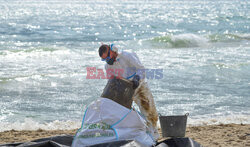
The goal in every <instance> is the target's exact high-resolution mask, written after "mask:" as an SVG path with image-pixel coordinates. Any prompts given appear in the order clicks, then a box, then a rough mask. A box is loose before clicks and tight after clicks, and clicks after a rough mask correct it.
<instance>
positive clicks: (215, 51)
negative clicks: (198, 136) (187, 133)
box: [0, 0, 250, 131]
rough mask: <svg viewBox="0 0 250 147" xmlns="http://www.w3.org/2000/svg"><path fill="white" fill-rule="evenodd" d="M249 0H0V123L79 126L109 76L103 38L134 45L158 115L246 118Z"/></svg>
mask: <svg viewBox="0 0 250 147" xmlns="http://www.w3.org/2000/svg"><path fill="white" fill-rule="evenodd" d="M249 10H250V1H247V0H235V1H232V0H221V1H213V0H207V1H204V0H198V1H178V0H177V1H161V0H153V1H147V0H138V1H129V0H126V1H122V0H110V1H107V0H104V1H103V0H102V1H100V0H94V1H68V0H63V1H55V0H36V1H31V0H30V1H28V0H23V1H21V0H14V1H9V0H0V131H4V130H8V129H32V127H31V125H30V124H32V126H33V128H34V129H36V128H44V129H62V128H63V129H67V128H68V129H71V128H77V127H80V123H81V119H82V116H83V113H84V110H85V108H86V107H87V105H89V104H90V103H91V102H92V101H94V100H96V99H97V98H99V97H100V95H101V93H102V90H103V88H104V86H105V85H106V82H107V80H102V79H95V80H90V79H86V75H87V71H86V68H87V67H96V68H98V69H103V68H104V64H105V63H104V62H102V61H101V60H100V58H99V55H98V47H99V46H100V45H101V43H102V42H103V43H115V44H116V45H117V46H118V47H119V49H120V51H121V50H128V51H134V52H136V53H137V55H138V56H139V58H140V60H141V61H142V63H143V64H144V66H145V67H146V68H147V69H163V78H162V79H148V84H149V86H150V88H151V91H152V93H153V95H154V97H155V102H156V105H157V110H158V112H160V113H161V114H162V115H180V114H185V113H189V114H190V116H189V120H188V123H189V124H191V125H192V124H193V125H195V124H213V123H250V117H249V116H250V107H249V106H250V28H249V26H250V15H249V12H250V11H249Z"/></svg>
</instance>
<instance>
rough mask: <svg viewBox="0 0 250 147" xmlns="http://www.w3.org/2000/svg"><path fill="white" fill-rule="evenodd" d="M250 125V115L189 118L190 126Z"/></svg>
mask: <svg viewBox="0 0 250 147" xmlns="http://www.w3.org/2000/svg"><path fill="white" fill-rule="evenodd" d="M231 123H234V124H250V117H249V115H229V116H216V117H215V116H214V117H212V116H210V117H207V118H199V117H197V116H196V117H195V118H192V117H190V118H188V125H189V126H200V125H218V124H231Z"/></svg>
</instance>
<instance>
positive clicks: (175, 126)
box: [160, 113, 189, 138]
mask: <svg viewBox="0 0 250 147" xmlns="http://www.w3.org/2000/svg"><path fill="white" fill-rule="evenodd" d="M188 115H189V114H188V113H187V114H185V115H176V116H161V115H160V124H161V130H162V137H172V138H176V137H185V133H186V126H187V117H188Z"/></svg>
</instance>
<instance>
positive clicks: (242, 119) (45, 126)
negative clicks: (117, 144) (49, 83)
mask: <svg viewBox="0 0 250 147" xmlns="http://www.w3.org/2000/svg"><path fill="white" fill-rule="evenodd" d="M231 123H234V124H250V117H249V115H230V116H217V117H215V116H214V117H212V116H211V117H202V116H200V117H199V116H195V117H188V121H187V124H188V126H204V125H218V124H231ZM80 127H81V122H79V121H71V120H68V121H59V120H55V121H53V122H48V123H39V122H37V121H34V120H32V119H30V118H27V119H25V120H24V122H14V123H8V122H0V132H4V131H8V130H18V131H21V130H38V129H42V130H72V129H78V128H80ZM158 127H160V123H159V122H158Z"/></svg>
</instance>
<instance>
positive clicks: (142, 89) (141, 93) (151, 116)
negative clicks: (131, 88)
mask: <svg viewBox="0 0 250 147" xmlns="http://www.w3.org/2000/svg"><path fill="white" fill-rule="evenodd" d="M133 100H134V101H135V103H136V104H137V105H138V106H139V108H140V111H141V113H142V114H143V115H144V116H145V118H146V120H147V125H148V126H149V127H152V129H153V131H154V137H155V139H156V140H157V139H158V138H159V134H158V130H157V121H158V113H157V111H156V107H155V102H154V98H153V95H152V93H151V91H150V89H149V87H148V85H147V83H146V82H144V81H141V84H140V86H139V87H138V88H137V89H136V91H135V94H134V96H133Z"/></svg>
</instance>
